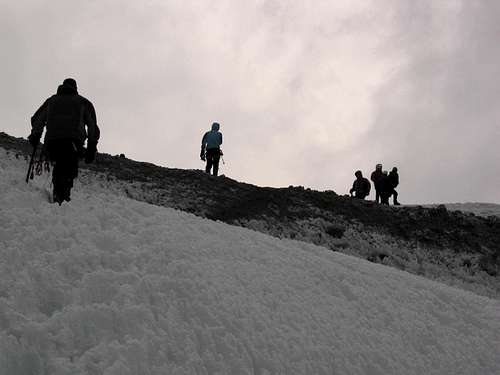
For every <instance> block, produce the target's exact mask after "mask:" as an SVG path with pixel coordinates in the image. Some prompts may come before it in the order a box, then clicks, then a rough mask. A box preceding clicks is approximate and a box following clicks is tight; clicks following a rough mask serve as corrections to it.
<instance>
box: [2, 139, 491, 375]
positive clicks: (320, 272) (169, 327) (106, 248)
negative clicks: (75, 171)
mask: <svg viewBox="0 0 500 375" xmlns="http://www.w3.org/2000/svg"><path fill="white" fill-rule="evenodd" d="M25 168H26V162H25V161H24V160H17V159H15V158H13V157H12V156H11V155H7V154H6V152H5V151H3V150H2V149H0V374H1V375H4V374H5V375H7V374H8V375H20V374H23V375H24V374H105V375H115V374H116V375H118V374H120V375H127V374H130V375H136V374H145V375H148V374H151V375H153V374H155V375H156V374H260V375H267V374H269V375H270V374H370V375H377V374H380V375H382V374H384V375H385V374H467V375H471V374H478V375H479V374H481V375H482V374H500V361H498V358H500V301H497V300H493V299H488V298H485V297H479V296H477V295H474V294H472V293H468V292H464V291H461V290H458V289H454V288H451V287H448V286H445V285H442V284H439V283H436V282H433V281H430V280H426V279H423V278H420V277H417V276H413V275H410V274H408V273H404V272H400V271H397V270H395V269H392V268H388V267H385V266H382V265H378V264H372V263H369V262H366V261H363V260H360V259H357V258H353V257H349V256H346V255H342V254H339V253H334V252H331V251H329V250H327V249H325V248H321V247H317V246H314V245H311V244H306V243H302V242H297V241H289V240H278V239H276V238H273V237H269V236H266V235H264V234H260V233H257V232H253V231H250V230H247V229H243V228H238V227H231V226H228V225H226V224H222V223H218V222H212V221H209V220H204V219H200V218H198V217H195V216H193V215H190V214H187V213H183V212H181V211H176V210H172V209H168V208H164V207H157V206H152V205H148V204H146V203H141V202H137V201H134V200H131V199H129V198H127V197H124V196H122V195H120V194H117V192H118V191H119V190H120V188H119V187H113V183H112V182H109V181H106V180H103V179H97V178H96V179H95V180H94V178H93V176H92V175H84V176H82V178H81V179H80V183H78V184H77V185H76V187H75V192H74V194H73V201H72V202H71V204H63V206H61V207H59V206H57V205H49V204H47V202H46V193H45V191H44V189H43V186H44V185H46V180H45V182H44V179H45V177H41V178H39V179H38V180H35V181H34V183H33V182H32V183H30V184H29V185H26V184H25V182H24V172H25Z"/></svg>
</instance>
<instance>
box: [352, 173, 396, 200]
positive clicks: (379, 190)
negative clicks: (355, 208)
mask: <svg viewBox="0 0 500 375" xmlns="http://www.w3.org/2000/svg"><path fill="white" fill-rule="evenodd" d="M354 175H355V176H356V179H355V180H354V183H353V184H352V188H351V190H349V193H350V194H351V196H352V197H355V198H358V199H365V198H366V197H367V196H368V195H369V194H370V190H371V184H370V181H368V179H367V178H365V177H363V173H362V172H361V171H356V172H355V173H354ZM370 179H371V180H372V181H373V185H374V187H375V202H377V203H382V204H385V205H388V204H389V199H390V198H391V196H392V197H393V204H394V205H395V206H399V205H400V203H399V202H398V192H397V191H396V187H397V186H398V185H399V174H398V169H397V168H396V167H394V168H392V170H391V172H390V173H387V171H383V170H382V164H377V165H376V166H375V170H374V171H373V172H372V174H371V176H370Z"/></svg>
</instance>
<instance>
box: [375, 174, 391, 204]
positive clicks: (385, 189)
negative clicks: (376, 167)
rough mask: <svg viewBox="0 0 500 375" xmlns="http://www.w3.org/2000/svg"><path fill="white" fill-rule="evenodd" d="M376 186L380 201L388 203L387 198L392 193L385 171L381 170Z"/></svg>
mask: <svg viewBox="0 0 500 375" xmlns="http://www.w3.org/2000/svg"><path fill="white" fill-rule="evenodd" d="M378 188H379V194H380V203H382V204H385V205H389V198H390V197H391V195H392V191H393V189H392V185H391V180H390V179H389V176H388V174H387V171H383V172H382V177H380V179H379V180H378Z"/></svg>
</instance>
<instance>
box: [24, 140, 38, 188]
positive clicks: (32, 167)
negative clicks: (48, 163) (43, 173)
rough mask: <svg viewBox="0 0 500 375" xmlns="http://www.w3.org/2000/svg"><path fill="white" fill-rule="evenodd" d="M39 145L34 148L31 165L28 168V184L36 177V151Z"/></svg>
mask: <svg viewBox="0 0 500 375" xmlns="http://www.w3.org/2000/svg"><path fill="white" fill-rule="evenodd" d="M37 147H38V145H36V146H34V147H33V152H32V153H31V159H30V165H29V167H28V173H26V183H28V181H29V180H30V179H31V180H33V177H35V154H36V149H37Z"/></svg>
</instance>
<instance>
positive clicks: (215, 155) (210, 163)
mask: <svg viewBox="0 0 500 375" xmlns="http://www.w3.org/2000/svg"><path fill="white" fill-rule="evenodd" d="M219 128H220V125H219V123H217V122H214V123H213V124H212V130H210V131H208V132H206V133H205V134H204V135H203V139H202V140H201V152H200V158H201V160H203V161H205V160H206V161H207V165H206V167H205V172H207V173H210V170H211V169H212V167H213V175H214V176H217V174H218V173H219V160H220V157H221V156H222V150H221V149H220V146H221V144H222V133H221V132H220V131H219Z"/></svg>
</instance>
